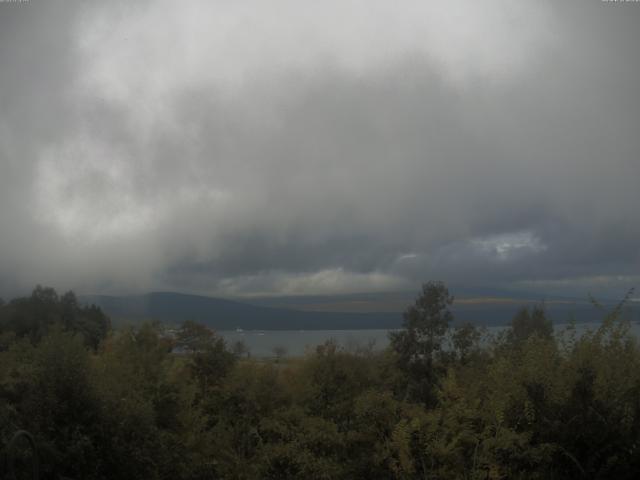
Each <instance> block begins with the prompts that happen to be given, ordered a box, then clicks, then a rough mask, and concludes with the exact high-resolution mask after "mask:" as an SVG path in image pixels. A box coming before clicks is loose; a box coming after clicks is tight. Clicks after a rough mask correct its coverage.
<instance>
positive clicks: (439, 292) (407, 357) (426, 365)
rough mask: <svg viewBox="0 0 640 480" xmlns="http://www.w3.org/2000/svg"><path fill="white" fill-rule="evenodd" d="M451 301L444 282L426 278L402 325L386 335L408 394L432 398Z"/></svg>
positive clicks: (430, 400)
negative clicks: (396, 330) (405, 379)
mask: <svg viewBox="0 0 640 480" xmlns="http://www.w3.org/2000/svg"><path fill="white" fill-rule="evenodd" d="M452 304H453V296H452V295H450V294H449V289H448V288H447V287H446V286H445V284H444V283H443V282H438V281H431V282H427V283H425V284H423V285H422V293H421V294H420V295H419V296H418V298H416V301H415V303H414V304H413V305H411V306H409V308H407V310H406V311H405V312H404V316H403V317H404V322H403V327H404V328H403V329H402V330H400V331H398V332H391V333H390V335H389V337H390V341H391V347H392V349H393V350H394V351H395V352H396V354H397V358H398V366H399V367H400V368H401V369H402V370H404V371H405V372H406V373H407V375H408V385H407V387H408V388H407V392H408V394H409V395H410V396H412V397H413V398H414V399H415V400H418V401H421V402H424V403H426V404H433V403H434V402H435V387H436V386H437V382H438V375H439V373H441V372H440V371H441V370H442V367H441V365H439V364H438V363H439V362H438V360H439V358H438V357H439V356H440V353H441V351H442V343H443V340H444V337H445V334H446V333H447V330H448V328H449V324H450V323H451V321H452V320H453V315H452V313H451V311H450V310H449V307H450V306H451V305H452Z"/></svg>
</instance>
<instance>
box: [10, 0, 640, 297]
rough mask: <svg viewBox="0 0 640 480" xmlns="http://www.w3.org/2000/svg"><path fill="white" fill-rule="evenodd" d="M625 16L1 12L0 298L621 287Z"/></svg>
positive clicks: (243, 9)
mask: <svg viewBox="0 0 640 480" xmlns="http://www.w3.org/2000/svg"><path fill="white" fill-rule="evenodd" d="M639 25H640V3H626V4H621V3H611V2H601V1H600V0H580V1H562V2H561V1H544V0H536V1H534V0H531V1H526V2H519V1H514V0H486V1H482V2H478V1H476V0H456V1H450V2H447V1H433V2H431V1H425V0H406V1H381V0H323V1H321V2H319V1H303V0H270V1H264V0H217V1H212V0H202V1H198V0H190V1H175V0H172V1H168V0H166V1H164V0H161V1H130V0H128V1H124V2H119V1H109V2H72V1H65V2H62V1H52V0H49V1H46V2H44V1H42V2H38V1H36V0H31V1H28V2H24V1H23V2H22V3H18V2H14V3H9V2H6V1H5V2H0V228H1V234H0V295H2V296H8V295H11V294H13V293H15V292H22V291H24V290H25V289H30V288H31V287H32V286H33V285H35V284H36V283H41V284H46V285H52V286H54V287H56V288H57V289H60V290H65V289H68V288H73V289H74V290H76V291H78V292H83V293H129V292H142V291H149V290H178V291H186V292H197V293H205V294H215V295H245V294H298V293H306V294H309V293H337V292H361V291H377V290H380V291H386V290H404V289H415V288H417V286H418V285H419V284H420V282H422V281H425V280H429V279H442V280H445V281H447V282H449V283H450V284H464V285H487V286H512V287H520V288H529V289H533V290H545V289H546V290H554V289H558V291H560V290H567V291H569V290H571V291H575V292H578V293H579V292H582V293H585V294H586V292H588V291H598V289H600V290H602V289H609V290H614V291H622V292H624V290H625V289H626V288H628V287H631V286H633V285H637V286H638V287H640V215H639V207H640V52H639V51H638V50H639V47H640V28H639Z"/></svg>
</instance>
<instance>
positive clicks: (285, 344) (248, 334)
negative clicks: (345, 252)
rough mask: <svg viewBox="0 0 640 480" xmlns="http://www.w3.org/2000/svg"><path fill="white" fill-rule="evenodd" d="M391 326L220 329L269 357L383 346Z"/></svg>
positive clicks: (637, 330) (584, 326) (492, 330)
mask: <svg viewBox="0 0 640 480" xmlns="http://www.w3.org/2000/svg"><path fill="white" fill-rule="evenodd" d="M598 326H599V324H598V323H581V324H577V325H576V331H577V332H578V333H583V332H585V331H587V330H588V329H591V330H594V329H596V328H598ZM566 327H567V325H564V324H558V325H556V326H555V329H556V331H562V330H563V329H565V328H566ZM504 329H505V327H489V328H487V332H488V334H489V335H495V334H497V333H499V332H500V331H502V330H504ZM389 331H390V330H264V331H257V330H249V331H242V332H238V331H235V330H228V331H221V332H219V333H220V335H222V336H223V337H224V339H225V340H226V341H227V343H228V344H229V345H230V346H231V345H233V344H234V343H235V342H238V341H242V342H244V344H245V345H246V346H247V347H248V349H249V351H250V353H251V355H252V356H254V357H272V356H274V355H275V352H274V351H275V350H276V349H280V348H282V349H284V352H285V355H286V356H299V355H304V354H305V353H306V352H308V351H312V350H313V349H315V347H316V346H317V345H320V344H322V343H324V342H326V341H327V340H334V341H336V342H337V343H338V344H339V345H341V346H342V347H345V348H347V349H349V350H351V351H353V350H355V349H357V348H364V347H367V346H368V345H372V346H373V348H374V349H383V348H385V347H386V346H387V345H388V344H389ZM632 332H633V333H634V334H635V335H636V337H640V324H638V323H634V324H632Z"/></svg>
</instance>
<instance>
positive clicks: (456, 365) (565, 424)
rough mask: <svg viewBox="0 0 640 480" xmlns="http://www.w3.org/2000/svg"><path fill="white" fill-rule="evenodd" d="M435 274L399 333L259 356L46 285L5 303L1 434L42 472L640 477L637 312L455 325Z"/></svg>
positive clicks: (190, 326)
mask: <svg viewBox="0 0 640 480" xmlns="http://www.w3.org/2000/svg"><path fill="white" fill-rule="evenodd" d="M453 302H454V298H453V297H452V296H451V295H450V294H449V291H448V290H447V288H446V286H445V285H444V284H442V283H439V282H429V283H426V284H425V285H424V286H423V288H422V292H421V294H420V295H419V297H418V298H417V299H416V302H415V304H413V305H411V306H409V307H408V308H407V310H406V312H405V315H404V326H403V329H402V330H400V331H398V332H396V333H393V334H392V335H391V338H390V340H391V342H390V346H389V347H388V348H386V349H384V350H375V349H372V348H359V349H354V350H348V349H345V348H343V347H341V346H339V345H338V344H336V343H334V342H330V341H329V342H326V343H324V344H322V345H319V346H317V348H316V349H315V350H313V351H311V352H309V353H308V354H307V355H305V356H304V357H300V358H286V359H283V358H278V360H277V361H272V360H269V359H258V358H251V357H247V356H246V354H245V353H246V352H245V351H244V350H243V349H241V348H238V347H237V346H236V347H231V346H229V345H227V344H226V343H225V341H224V339H223V338H222V337H220V336H219V335H218V334H216V333H215V332H213V331H211V330H210V329H208V328H207V327H205V326H202V325H199V324H197V323H194V322H184V323H183V324H182V325H181V326H180V327H179V328H177V329H169V328H168V327H167V326H165V325H162V324H160V323H149V322H148V323H144V324H140V325H137V326H130V327H124V328H120V329H112V328H111V327H110V323H109V320H108V318H107V317H106V315H104V313H103V312H102V311H100V309H99V308H97V307H91V306H83V305H80V304H78V301H77V299H76V297H75V295H74V294H73V293H71V292H69V293H66V294H64V295H62V296H59V295H58V294H57V293H56V292H55V291H54V290H53V289H49V288H43V287H37V288H36V289H35V290H34V292H33V293H32V295H31V296H29V297H25V298H18V299H14V300H11V301H9V302H7V303H3V304H0V449H1V448H2V447H4V446H6V445H7V443H8V441H9V440H10V438H11V436H12V435H13V434H14V433H15V432H16V431H17V430H21V429H24V430H27V431H29V432H31V434H32V435H33V437H34V438H35V440H36V442H37V445H38V448H39V453H40V458H41V471H42V478H63V477H67V478H74V479H78V480H79V479H87V480H92V479H96V480H97V479H134V478H145V479H184V480H187V479H189V480H196V479H215V478H220V479H222V478H226V479H298V478H305V479H414V478H416V479H417V478H420V479H425V478H427V479H458V478H469V479H500V478H521V479H530V478H531V479H537V478H541V479H542V478H545V479H546V478H556V479H564V478H566V479H574V478H619V479H625V478H629V479H631V478H636V475H637V472H638V471H640V449H639V448H638V445H639V444H640V443H639V441H640V350H639V348H638V342H637V340H636V338H634V337H633V335H632V334H631V333H630V325H629V323H628V321H626V320H624V318H623V316H621V315H620V309H616V310H614V311H613V312H611V313H610V314H606V313H604V314H603V321H602V323H601V325H600V326H599V327H598V328H597V329H595V330H593V331H588V332H587V333H584V334H581V335H578V333H577V332H576V330H575V328H572V327H569V328H567V329H565V330H562V331H554V330H553V328H552V326H551V323H550V321H549V320H548V319H547V318H546V316H545V311H544V308H543V307H542V306H535V307H533V308H527V307H525V308H523V309H522V310H521V311H520V312H518V314H517V315H516V316H515V317H514V319H513V322H512V324H511V326H510V327H509V328H507V329H506V330H505V331H504V332H503V333H502V334H499V335H495V336H489V335H488V334H487V333H486V332H484V331H482V330H479V329H477V328H476V327H475V326H473V325H470V324H467V325H457V326H454V324H453V321H454V318H453V316H452V314H451V312H450V309H449V308H450V306H451V304H452V303H453Z"/></svg>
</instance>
